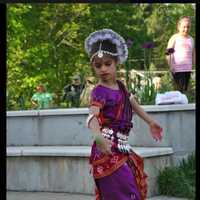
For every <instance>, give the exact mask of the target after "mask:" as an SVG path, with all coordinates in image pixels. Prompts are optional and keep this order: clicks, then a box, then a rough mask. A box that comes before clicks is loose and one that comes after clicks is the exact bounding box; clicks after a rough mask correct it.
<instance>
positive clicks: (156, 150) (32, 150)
mask: <svg viewBox="0 0 200 200" xmlns="http://www.w3.org/2000/svg"><path fill="white" fill-rule="evenodd" d="M133 149H134V151H135V152H136V153H138V154H139V155H140V156H142V157H143V158H147V157H155V156H161V155H170V154H173V150H172V148H171V147H133ZM90 151H91V147H89V146H38V147H35V146H23V147H7V156H63V157H75V156H77V157H89V155H90Z"/></svg>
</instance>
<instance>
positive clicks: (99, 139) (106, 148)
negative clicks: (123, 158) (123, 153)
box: [95, 134, 112, 155]
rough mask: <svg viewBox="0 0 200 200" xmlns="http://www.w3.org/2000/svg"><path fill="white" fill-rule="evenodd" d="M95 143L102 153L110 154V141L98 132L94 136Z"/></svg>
mask: <svg viewBox="0 0 200 200" xmlns="http://www.w3.org/2000/svg"><path fill="white" fill-rule="evenodd" d="M95 141H96V145H97V147H98V148H99V149H100V150H101V152H102V153H104V154H107V155H110V154H112V151H111V147H112V141H110V140H108V139H106V138H104V137H103V136H102V135H100V134H98V135H97V136H96V137H95Z"/></svg>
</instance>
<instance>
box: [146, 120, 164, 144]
mask: <svg viewBox="0 0 200 200" xmlns="http://www.w3.org/2000/svg"><path fill="white" fill-rule="evenodd" d="M149 126H150V132H151V135H152V137H153V139H154V140H156V142H157V141H161V140H162V137H163V129H162V127H161V126H160V125H159V124H158V123H157V122H155V121H152V122H151V123H150V124H149Z"/></svg>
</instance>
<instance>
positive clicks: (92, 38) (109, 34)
mask: <svg viewBox="0 0 200 200" xmlns="http://www.w3.org/2000/svg"><path fill="white" fill-rule="evenodd" d="M104 40H109V41H110V42H111V43H113V44H114V45H116V50H117V52H115V53H114V52H110V51H107V50H104V49H102V41H104ZM98 41H100V45H99V49H98V50H97V51H96V52H95V53H93V55H91V50H92V46H93V44H95V43H96V42H98ZM85 50H86V52H87V54H88V55H89V56H90V60H92V59H93V58H94V56H96V55H97V56H98V57H100V58H102V57H103V54H109V55H112V56H117V57H118V59H119V63H120V64H122V63H123V62H125V61H126V59H127V58H128V48H127V45H126V42H125V40H124V38H122V37H121V36H120V35H119V34H118V33H116V32H114V31H113V30H111V29H102V30H98V31H95V32H93V33H91V34H90V35H89V36H88V37H87V38H86V39H85Z"/></svg>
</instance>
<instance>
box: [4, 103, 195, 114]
mask: <svg viewBox="0 0 200 200" xmlns="http://www.w3.org/2000/svg"><path fill="white" fill-rule="evenodd" d="M142 107H143V109H144V110H145V111H147V112H166V111H179V110H180V111H183V110H195V109H196V106H195V104H194V103H193V104H172V105H145V106H142ZM88 112H89V110H88V108H67V109H47V110H27V111H23V110H22V111H7V116H8V117H15V116H18V117H24V116H46V115H48V116H49V115H77V114H83V115H85V114H88Z"/></svg>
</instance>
